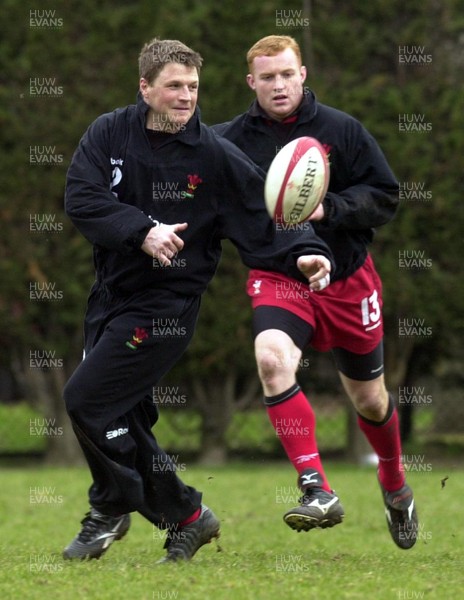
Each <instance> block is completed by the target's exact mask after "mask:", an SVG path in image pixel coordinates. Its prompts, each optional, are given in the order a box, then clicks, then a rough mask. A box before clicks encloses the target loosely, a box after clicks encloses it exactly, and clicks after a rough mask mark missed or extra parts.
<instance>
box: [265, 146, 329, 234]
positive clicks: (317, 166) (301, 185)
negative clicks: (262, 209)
mask: <svg viewBox="0 0 464 600" xmlns="http://www.w3.org/2000/svg"><path fill="white" fill-rule="evenodd" d="M329 180H330V169H329V161H328V159H327V154H326V152H325V150H324V148H323V147H322V145H321V144H320V143H319V142H318V141H317V140H316V139H315V138H312V137H300V138H297V139H296V140H292V141H291V142H289V143H288V144H286V145H285V146H284V147H283V148H282V149H281V150H280V151H279V152H278V153H277V154H276V156H275V158H274V160H273V161H272V163H271V166H270V167H269V171H268V172H267V176H266V183H265V187H264V198H265V202H266V208H267V211H268V213H269V215H270V216H271V218H272V219H273V220H274V221H275V222H276V223H301V222H302V221H305V220H306V219H308V218H309V217H310V216H311V215H312V213H313V212H314V211H315V210H316V208H317V207H318V205H319V203H320V202H322V200H323V199H324V196H325V195H326V193H327V188H328V187H329Z"/></svg>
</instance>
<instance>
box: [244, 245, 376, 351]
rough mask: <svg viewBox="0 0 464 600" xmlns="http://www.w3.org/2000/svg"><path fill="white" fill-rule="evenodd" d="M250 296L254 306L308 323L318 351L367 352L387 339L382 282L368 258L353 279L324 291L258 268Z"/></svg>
mask: <svg viewBox="0 0 464 600" xmlns="http://www.w3.org/2000/svg"><path fill="white" fill-rule="evenodd" d="M247 293H248V295H249V296H250V298H251V303H252V306H253V308H256V307H258V306H277V307H279V308H283V309H284V310H288V311H289V312H291V313H293V314H295V315H297V316H298V317H300V318H301V319H303V320H304V321H306V322H307V323H309V324H310V325H311V326H312V328H313V329H314V335H313V338H312V340H311V346H312V347H313V348H315V349H316V350H318V351H320V352H327V351H329V350H331V349H332V348H344V349H345V350H348V351H349V352H354V353H356V354H367V353H368V352H371V351H372V350H374V348H376V347H377V346H378V345H379V343H380V342H381V341H382V339H383V321H382V282H381V280H380V277H379V275H378V273H377V271H376V270H375V266H374V263H373V261H372V258H371V257H370V256H369V255H368V257H367V259H366V261H365V263H364V264H363V265H362V267H360V268H359V269H358V270H357V271H355V272H354V273H353V275H350V277H348V278H347V279H342V280H340V281H335V282H334V283H332V284H331V285H329V286H328V287H327V288H325V290H322V291H321V292H311V291H310V290H309V285H305V284H304V283H301V282H299V281H297V280H296V279H292V278H291V277H287V276H286V275H283V274H281V273H275V272H270V271H261V270H257V269H254V270H252V271H250V273H249V276H248V281H247Z"/></svg>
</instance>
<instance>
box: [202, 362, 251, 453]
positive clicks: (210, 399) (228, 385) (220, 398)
mask: <svg viewBox="0 0 464 600" xmlns="http://www.w3.org/2000/svg"><path fill="white" fill-rule="evenodd" d="M237 380H238V377H237V373H236V371H235V369H233V368H231V369H230V370H229V371H228V373H227V375H226V377H225V378H217V379H214V380H213V379H212V378H211V377H209V378H208V379H207V381H206V382H205V381H204V380H202V379H195V380H194V381H192V388H193V391H194V393H195V399H196V401H197V403H198V406H199V410H200V414H201V419H202V426H201V450H200V455H199V458H198V461H199V463H200V464H204V465H222V464H224V463H225V462H226V461H227V440H226V434H227V430H228V428H229V425H230V423H231V421H232V415H233V411H234V410H235V409H237V410H238V408H240V409H243V408H244V407H245V406H248V405H249V404H250V403H251V402H252V401H253V400H254V399H256V395H257V393H258V392H259V389H260V385H259V380H258V378H257V376H256V375H254V376H253V377H251V378H250V379H249V380H247V382H246V385H245V386H244V388H243V391H242V393H240V394H238V393H237Z"/></svg>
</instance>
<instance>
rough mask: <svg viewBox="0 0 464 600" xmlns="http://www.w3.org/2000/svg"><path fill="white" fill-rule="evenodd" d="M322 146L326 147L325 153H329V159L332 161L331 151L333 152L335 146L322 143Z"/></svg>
mask: <svg viewBox="0 0 464 600" xmlns="http://www.w3.org/2000/svg"><path fill="white" fill-rule="evenodd" d="M322 147H323V148H324V150H325V153H326V154H327V160H328V161H329V163H330V152H331V150H332V148H333V146H331V145H330V144H322Z"/></svg>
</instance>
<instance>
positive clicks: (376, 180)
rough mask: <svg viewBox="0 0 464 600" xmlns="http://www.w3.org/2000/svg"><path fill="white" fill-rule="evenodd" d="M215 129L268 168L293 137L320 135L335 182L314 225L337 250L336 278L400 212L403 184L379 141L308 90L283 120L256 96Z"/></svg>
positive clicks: (362, 256)
mask: <svg viewBox="0 0 464 600" xmlns="http://www.w3.org/2000/svg"><path fill="white" fill-rule="evenodd" d="M213 129H214V130H215V131H216V132H217V133H218V134H220V135H222V136H224V137H225V138H227V139H228V140H230V141H232V142H233V143H234V144H236V145H237V146H238V147H239V148H241V149H242V150H243V151H244V152H245V153H246V154H248V156H249V157H250V158H251V159H252V160H253V161H254V162H255V163H256V164H257V165H259V166H260V167H261V168H262V169H264V170H265V171H267V169H268V168H269V166H270V164H271V162H272V160H273V158H274V157H275V155H276V153H277V152H278V151H279V150H280V148H282V146H284V145H285V144H287V143H288V142H290V141H291V140H294V139H296V138H299V137H302V136H310V137H314V138H316V139H317V140H318V141H319V142H320V143H321V144H322V145H323V146H324V148H325V150H326V152H327V154H328V157H329V162H330V184H329V189H328V192H327V194H326V196H325V198H324V201H323V206H324V211H325V218H324V220H323V221H318V222H316V221H312V224H313V226H314V229H315V231H316V233H317V234H318V235H319V236H320V237H321V238H322V239H323V240H324V241H325V242H326V243H327V244H328V246H329V247H330V249H331V250H332V252H333V254H334V258H335V263H336V265H337V267H336V270H335V272H334V273H333V274H332V281H335V280H337V279H344V278H346V277H348V276H349V275H351V274H352V273H353V272H354V271H356V270H357V269H358V268H359V267H360V266H361V265H362V264H363V263H364V261H365V260H366V256H367V246H368V244H369V243H370V242H371V241H372V239H373V234H374V230H373V228H375V227H378V226H380V225H383V224H385V223H387V222H388V221H390V220H391V219H392V218H393V216H394V214H395V212H396V209H397V207H398V202H399V197H398V194H399V188H398V182H397V181H396V178H395V176H394V175H393V173H392V171H391V169H390V167H389V166H388V163H387V161H386V159H385V156H384V155H383V153H382V151H381V150H380V148H379V146H378V144H377V142H376V141H375V140H374V138H373V137H372V136H371V135H370V134H369V133H368V131H366V129H365V128H364V127H363V126H362V125H361V123H359V121H357V120H356V119H354V118H353V117H351V116H350V115H348V114H346V113H344V112H341V111H339V110H336V109H334V108H331V107H329V106H325V105H324V104H321V103H319V102H318V101H317V100H316V97H315V95H314V93H313V92H311V91H309V90H306V91H305V94H304V97H303V101H302V103H301V105H300V107H299V109H298V111H296V113H295V114H294V115H291V116H290V117H289V118H287V119H285V120H284V122H277V121H273V120H271V119H270V118H269V117H267V116H266V114H265V113H264V112H263V110H262V109H261V107H260V106H259V104H258V103H257V101H255V102H253V104H252V105H251V107H250V108H249V110H248V111H247V112H245V113H243V114H241V115H238V116H237V117H235V118H234V119H233V120H232V121H229V122H228V123H222V124H220V125H215V126H213Z"/></svg>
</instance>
